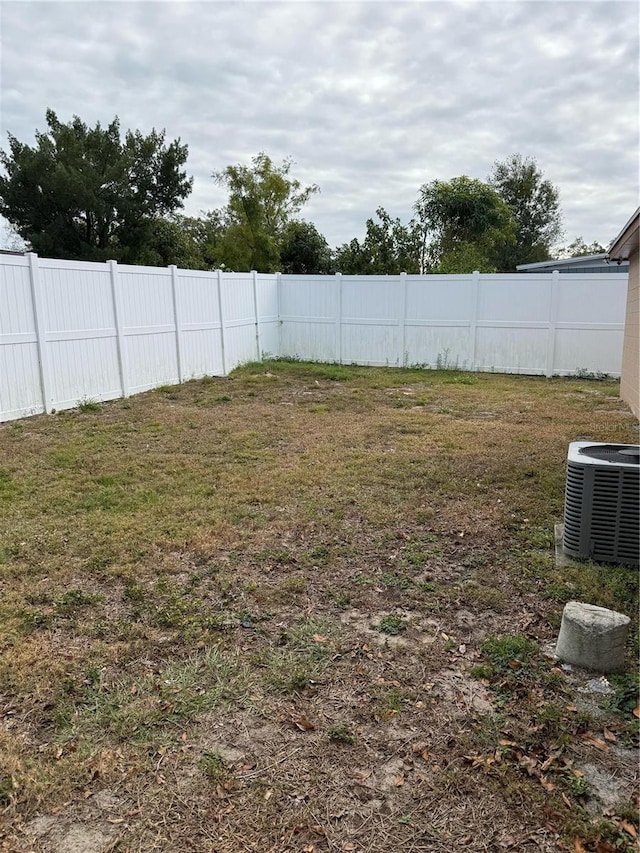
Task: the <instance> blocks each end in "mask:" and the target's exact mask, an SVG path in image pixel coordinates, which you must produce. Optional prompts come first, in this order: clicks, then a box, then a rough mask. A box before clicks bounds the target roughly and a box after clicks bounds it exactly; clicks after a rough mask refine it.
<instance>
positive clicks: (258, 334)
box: [251, 270, 262, 361]
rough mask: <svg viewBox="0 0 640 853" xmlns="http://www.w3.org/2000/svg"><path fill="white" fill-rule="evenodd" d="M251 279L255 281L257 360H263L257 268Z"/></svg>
mask: <svg viewBox="0 0 640 853" xmlns="http://www.w3.org/2000/svg"><path fill="white" fill-rule="evenodd" d="M251 279H252V282H253V313H254V316H255V324H256V353H257V361H262V349H261V347H260V317H259V315H258V273H257V272H256V270H251Z"/></svg>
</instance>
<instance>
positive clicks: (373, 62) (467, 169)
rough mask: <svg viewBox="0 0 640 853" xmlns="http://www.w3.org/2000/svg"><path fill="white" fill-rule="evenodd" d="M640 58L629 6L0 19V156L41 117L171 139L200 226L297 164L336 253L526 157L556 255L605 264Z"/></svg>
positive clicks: (357, 8)
mask: <svg viewBox="0 0 640 853" xmlns="http://www.w3.org/2000/svg"><path fill="white" fill-rule="evenodd" d="M638 40H639V4H638V3H637V2H635V0H630V2H617V0H604V2H599V1H598V2H583V0H534V2H525V0H502V2H493V0H486V2H483V1H482V0H465V1H464V2H427V0H423V2H419V1H417V0H413V2H404V0H395V2H388V0H387V2H382V0H367V1H366V2H338V1H337V0H319V1H318V2H313V0H312V2H303V1H300V2H272V0H263V1H262V2H240V0H235V2H215V0H210V2H188V1H187V0H183V2H172V0H153V1H152V2H135V0H126V2H99V0H84V2H57V0H50V1H49V2H29V0H1V2H0V48H1V59H0V148H2V149H4V150H7V133H8V132H9V133H11V134H12V135H14V136H16V137H17V138H18V139H19V140H20V141H21V142H24V143H28V144H33V143H34V133H35V130H36V129H38V130H41V131H44V130H46V121H45V111H46V109H47V108H51V109H53V110H54V111H55V112H56V113H57V115H58V118H59V119H60V120H61V121H63V122H67V121H69V120H70V119H71V118H72V117H73V116H74V115H78V116H80V118H81V119H82V120H83V121H84V122H85V123H87V124H89V125H95V123H96V122H98V121H100V122H101V124H103V125H105V124H108V123H109V122H110V121H111V120H112V119H113V117H114V116H115V115H118V116H119V118H120V122H121V127H122V128H123V129H132V130H133V129H139V130H141V131H142V132H143V133H145V134H146V133H148V132H149V131H150V130H151V129H152V128H156V129H158V130H160V129H165V130H166V134H167V140H172V139H175V138H177V137H180V139H181V140H182V142H186V143H187V144H188V146H189V158H188V161H187V170H188V173H189V174H190V175H192V176H193V178H194V186H193V192H192V193H191V195H190V196H189V197H188V199H187V200H186V202H185V209H184V212H185V213H187V214H189V215H193V216H197V215H198V214H199V213H200V212H201V211H203V210H210V209H213V208H216V207H222V206H224V204H225V203H226V193H225V191H224V189H223V188H222V187H220V186H217V185H216V184H215V182H214V181H213V179H212V177H211V175H212V173H213V172H217V171H220V170H221V169H223V168H224V167H225V166H227V165H229V164H237V163H244V164H249V162H250V159H251V157H253V156H255V155H256V154H257V153H258V152H260V151H264V152H265V153H267V154H268V155H269V156H270V157H271V158H272V160H273V161H274V162H275V163H276V164H280V163H281V162H282V161H283V160H284V159H285V158H289V157H290V158H291V159H292V160H293V165H292V167H291V172H290V174H291V176H292V177H294V178H297V179H298V180H300V181H301V182H302V183H303V185H308V184H317V185H319V187H320V193H319V194H317V195H315V196H313V197H312V199H311V201H310V202H309V204H308V205H307V206H306V207H305V208H304V210H303V211H302V213H301V216H302V218H304V219H307V220H308V221H311V222H314V223H315V225H316V226H317V227H318V229H319V230H320V232H321V233H323V234H324V235H325V237H326V238H327V241H328V242H329V245H330V246H332V247H334V246H337V245H340V244H342V243H346V242H348V241H349V240H351V239H352V238H353V237H357V238H359V239H361V238H362V237H363V235H364V233H365V227H366V220H367V219H368V218H369V217H373V216H374V215H375V211H376V209H377V208H378V207H384V208H385V209H386V210H387V212H388V213H389V214H390V215H391V216H392V217H394V218H395V217H399V218H400V219H401V220H402V222H404V223H406V222H408V221H409V219H410V218H411V217H412V215H413V205H414V204H415V202H416V200H417V198H418V194H419V189H420V187H421V186H422V185H423V184H425V183H429V182H430V181H433V180H436V179H437V180H441V181H448V180H450V179H451V178H453V177H457V176H459V175H468V176H470V177H472V178H479V179H480V180H486V179H487V177H488V176H489V174H490V172H491V170H492V167H493V164H494V163H495V162H496V161H500V160H504V159H506V158H507V157H509V156H510V155H511V154H514V153H516V152H518V153H520V154H521V155H522V156H523V157H531V158H534V159H535V160H536V161H537V164H538V167H539V168H540V170H541V171H542V173H543V175H544V177H545V178H547V179H548V180H550V181H551V182H552V183H553V184H554V185H555V186H556V187H557V188H558V190H559V193H560V205H561V210H562V214H563V223H564V228H565V240H564V243H565V244H566V243H569V242H570V241H571V240H573V239H574V238H575V237H576V236H581V237H582V238H583V239H584V240H585V241H586V242H587V243H591V242H592V241H594V240H597V241H599V242H600V243H603V244H604V245H607V244H608V243H609V242H610V241H611V240H613V238H614V237H615V236H616V235H617V234H618V232H619V231H620V230H621V229H622V227H623V225H624V224H625V223H626V222H627V220H628V219H629V217H630V216H631V214H632V213H633V211H634V210H635V208H636V207H637V206H638V179H639V157H638V155H639V145H638V132H639V120H638V103H639V83H638V78H639V61H638V57H639V44H638ZM1 242H3V243H4V244H5V245H6V244H8V242H9V240H8V236H7V234H6V233H5V235H4V237H3V238H2V240H1Z"/></svg>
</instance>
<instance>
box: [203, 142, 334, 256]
mask: <svg viewBox="0 0 640 853" xmlns="http://www.w3.org/2000/svg"><path fill="white" fill-rule="evenodd" d="M251 164H252V165H251V166H243V165H240V164H239V165H236V166H227V167H226V168H225V169H223V170H222V171H221V172H215V173H214V174H213V178H214V180H215V181H216V183H218V184H221V185H222V186H225V187H226V188H227V189H228V191H229V201H228V203H227V206H226V208H225V210H224V213H223V219H224V224H225V228H224V233H223V234H222V235H221V239H220V243H219V249H220V256H221V258H222V261H223V262H224V263H225V265H226V266H227V267H229V268H231V269H234V270H251V269H254V270H257V271H258V272H275V271H276V270H277V269H278V267H279V265H280V250H281V248H282V246H283V243H284V239H285V234H286V229H287V226H288V224H289V222H290V221H291V220H292V219H293V217H294V216H295V215H296V214H297V213H298V212H299V211H300V210H301V209H302V208H303V207H304V205H305V204H306V203H307V201H308V200H309V198H310V197H311V196H312V195H313V194H314V193H316V192H318V191H319V188H318V187H317V186H316V185H315V184H313V185H311V186H308V187H303V186H302V184H301V183H300V181H298V180H295V179H292V178H290V177H289V172H290V170H291V166H292V161H291V159H285V160H283V162H282V164H281V165H280V166H274V164H273V162H272V160H271V158H270V157H268V156H267V155H266V154H265V153H264V152H260V153H259V154H257V155H256V156H255V157H253V158H252V160H251Z"/></svg>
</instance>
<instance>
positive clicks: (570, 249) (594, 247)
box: [553, 237, 607, 259]
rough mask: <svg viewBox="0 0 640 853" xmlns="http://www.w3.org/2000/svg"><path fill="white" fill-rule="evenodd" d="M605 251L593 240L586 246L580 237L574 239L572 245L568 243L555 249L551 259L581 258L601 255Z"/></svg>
mask: <svg viewBox="0 0 640 853" xmlns="http://www.w3.org/2000/svg"><path fill="white" fill-rule="evenodd" d="M606 251H607V250H606V249H605V247H604V246H603V245H601V244H600V243H598V242H597V241H595V240H594V242H593V243H591V245H587V244H586V243H585V242H584V240H583V239H582V237H576V239H575V240H574V241H573V242H572V243H569V245H568V246H564V247H562V248H559V249H556V251H555V252H554V253H553V257H554V258H556V259H558V258H582V257H584V256H585V255H602V254H604V253H605V252H606Z"/></svg>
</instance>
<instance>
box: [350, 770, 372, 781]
mask: <svg viewBox="0 0 640 853" xmlns="http://www.w3.org/2000/svg"><path fill="white" fill-rule="evenodd" d="M372 773H373V770H356V771H355V772H354V773H352V774H351V778H352V779H357V780H358V781H359V782H364V781H365V779H368V778H369V776H371V774H372Z"/></svg>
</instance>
